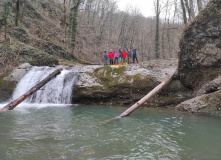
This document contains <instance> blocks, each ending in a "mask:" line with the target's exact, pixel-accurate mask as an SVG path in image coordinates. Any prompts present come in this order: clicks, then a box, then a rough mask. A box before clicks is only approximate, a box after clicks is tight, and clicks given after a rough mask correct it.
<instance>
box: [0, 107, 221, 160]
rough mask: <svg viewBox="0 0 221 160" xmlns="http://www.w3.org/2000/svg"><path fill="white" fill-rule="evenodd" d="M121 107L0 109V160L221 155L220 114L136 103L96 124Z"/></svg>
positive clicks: (172, 159)
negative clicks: (124, 114) (136, 106)
mask: <svg viewBox="0 0 221 160" xmlns="http://www.w3.org/2000/svg"><path fill="white" fill-rule="evenodd" d="M0 106H2V105H0ZM124 110H125V108H123V107H107V106H85V105H82V106H78V105H43V104H36V105H34V104H31V105H30V104H21V105H19V106H18V107H17V108H16V109H15V110H13V111H9V112H5V113H1V114H0V142H1V143H0V159H1V160H44V159H45V160H46V159H47V160H48V159H50V160H60V159H66V160H98V159H99V160H106V159H109V160H112V159H125V160H130V159H131V160H132V159H136V160H137V159H139V160H140V159H142V160H148V159H150V160H155V159H157V160H158V159H159V160H160V159H162V160H167V159H168V160H179V159H182V160H183V159H184V160H188V159H192V160H194V159H195V160H199V159H205V160H208V159H209V160H216V159H217V160H218V159H221V152H220V149H221V139H220V135H221V118H215V117H210V116H202V115H192V114H187V113H180V112H175V111H171V110H164V109H144V108H140V109H138V110H137V111H135V112H134V113H132V114H131V115H130V116H129V117H126V118H122V119H118V120H115V121H112V122H110V123H108V124H105V125H98V124H99V122H101V121H103V120H106V119H109V118H112V117H115V116H117V115H119V114H120V113H121V112H123V111H124Z"/></svg>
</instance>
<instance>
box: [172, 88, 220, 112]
mask: <svg viewBox="0 0 221 160" xmlns="http://www.w3.org/2000/svg"><path fill="white" fill-rule="evenodd" d="M220 99H221V90H218V91H216V92H213V93H210V94H204V95H202V96H198V97H195V98H193V99H190V100H187V101H185V102H182V103H181V104H179V105H177V106H176V107H175V108H176V109H177V110H179V111H188V112H191V113H196V114H206V115H215V116H221V101H220Z"/></svg>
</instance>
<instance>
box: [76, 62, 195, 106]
mask: <svg viewBox="0 0 221 160" xmlns="http://www.w3.org/2000/svg"><path fill="white" fill-rule="evenodd" d="M176 68H177V60H176V59H171V60H158V61H149V62H144V63H141V64H139V65H138V64H136V65H128V66H122V67H120V68H111V67H109V66H105V67H103V66H84V67H81V68H80V69H79V71H80V72H82V73H81V74H80V75H79V81H78V82H77V84H76V85H75V87H74V91H73V103H90V104H92V103H96V104H111V105H129V104H133V103H135V102H137V101H138V100H139V99H140V98H142V97H143V96H145V95H146V94H147V93H148V92H149V91H151V90H152V89H153V88H155V87H156V86H157V85H158V84H159V83H161V82H162V81H163V80H164V79H165V78H166V76H167V74H171V73H173V72H174V71H175V70H176ZM191 93H192V91H191V90H190V89H187V88H185V87H184V86H183V85H182V84H181V82H180V81H179V80H175V81H173V82H172V83H171V84H170V85H169V86H168V87H166V88H165V89H164V90H163V91H162V92H160V93H159V94H158V95H157V96H155V97H154V98H152V99H151V100H150V101H148V102H146V104H145V105H147V106H152V107H165V106H170V105H171V106H175V105H176V104H179V103H181V102H182V101H184V100H186V99H189V98H191Z"/></svg>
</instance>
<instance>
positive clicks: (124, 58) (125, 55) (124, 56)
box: [122, 50, 127, 65]
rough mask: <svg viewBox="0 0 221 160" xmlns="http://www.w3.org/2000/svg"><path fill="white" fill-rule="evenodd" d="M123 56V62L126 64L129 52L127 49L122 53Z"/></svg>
mask: <svg viewBox="0 0 221 160" xmlns="http://www.w3.org/2000/svg"><path fill="white" fill-rule="evenodd" d="M122 57H123V64H124V65H126V58H127V52H126V51H125V50H124V51H123V53H122Z"/></svg>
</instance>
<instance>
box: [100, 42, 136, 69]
mask: <svg viewBox="0 0 221 160" xmlns="http://www.w3.org/2000/svg"><path fill="white" fill-rule="evenodd" d="M137 48H138V46H137ZM137 48H133V49H132V50H128V49H126V50H127V51H126V50H122V49H121V48H119V49H118V50H117V51H114V50H112V49H111V50H110V52H109V53H107V51H104V65H108V59H109V63H110V65H119V64H124V65H125V64H127V63H128V64H130V63H131V61H132V59H133V63H135V60H136V61H137V63H138V60H137Z"/></svg>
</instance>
